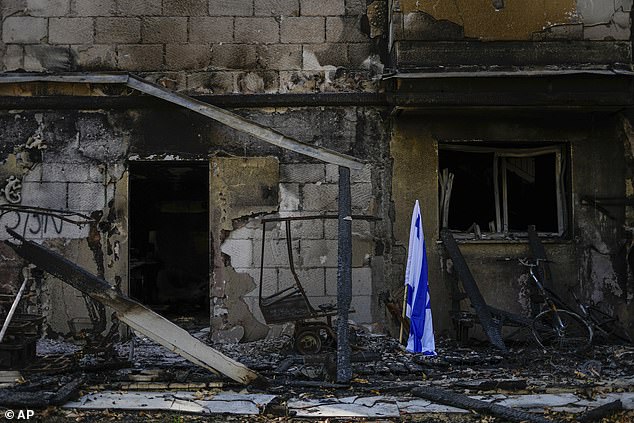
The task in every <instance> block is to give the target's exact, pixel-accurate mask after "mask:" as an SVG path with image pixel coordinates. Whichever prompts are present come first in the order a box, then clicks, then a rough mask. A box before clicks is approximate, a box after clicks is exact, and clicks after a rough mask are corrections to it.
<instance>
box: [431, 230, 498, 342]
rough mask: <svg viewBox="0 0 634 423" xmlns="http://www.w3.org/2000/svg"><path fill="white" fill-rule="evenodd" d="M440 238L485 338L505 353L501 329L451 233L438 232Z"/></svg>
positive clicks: (445, 231)
mask: <svg viewBox="0 0 634 423" xmlns="http://www.w3.org/2000/svg"><path fill="white" fill-rule="evenodd" d="M440 238H441V239H442V242H443V245H444V246H445V249H446V250H447V252H448V253H449V256H451V260H452V261H453V265H454V269H455V270H456V272H457V273H458V278H459V279H460V281H461V282H462V286H463V288H464V290H465V292H466V293H467V295H468V296H469V300H470V301H471V305H472V306H473V308H474V309H475V312H476V314H477V315H478V318H479V319H480V324H481V325H482V329H484V332H485V333H486V335H487V338H489V341H490V342H491V344H493V345H494V346H495V347H497V348H498V349H500V350H502V351H506V345H505V344H504V341H503V340H502V333H501V328H500V326H499V325H497V324H496V323H495V322H494V321H493V316H492V315H491V310H490V309H489V307H488V306H487V303H486V301H485V300H484V297H482V293H480V289H479V288H478V284H477V283H476V281H475V279H474V278H473V275H472V274H471V271H470V270H469V266H467V262H466V261H465V259H464V257H463V256H462V253H461V252H460V248H458V244H457V243H456V240H455V239H454V237H453V235H451V232H449V231H448V230H446V229H443V230H442V231H440Z"/></svg>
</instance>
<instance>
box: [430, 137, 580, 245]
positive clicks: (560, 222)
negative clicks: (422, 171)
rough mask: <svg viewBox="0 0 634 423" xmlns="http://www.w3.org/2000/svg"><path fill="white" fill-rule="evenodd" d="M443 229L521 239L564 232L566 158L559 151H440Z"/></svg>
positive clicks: (472, 147) (477, 148)
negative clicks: (532, 230)
mask: <svg viewBox="0 0 634 423" xmlns="http://www.w3.org/2000/svg"><path fill="white" fill-rule="evenodd" d="M438 159H439V169H440V175H439V199H440V204H439V209H440V217H441V220H440V223H441V227H442V228H449V229H452V230H457V231H462V232H473V233H475V235H476V238H480V237H481V236H482V235H481V234H482V233H488V234H489V236H491V237H495V236H496V235H495V234H500V235H502V236H503V235H505V234H509V233H513V234H517V235H521V234H525V233H526V229H527V227H528V225H536V227H537V230H538V231H539V232H540V233H542V234H551V235H563V233H564V232H565V230H566V221H567V219H566V217H567V207H566V204H567V203H566V196H565V186H566V154H565V148H564V146H562V145H550V146H541V147H521V148H518V147H513V148H505V147H498V146H483V145H478V146H475V145H464V144H463V145H458V144H448V143H445V144H440V145H439V153H438Z"/></svg>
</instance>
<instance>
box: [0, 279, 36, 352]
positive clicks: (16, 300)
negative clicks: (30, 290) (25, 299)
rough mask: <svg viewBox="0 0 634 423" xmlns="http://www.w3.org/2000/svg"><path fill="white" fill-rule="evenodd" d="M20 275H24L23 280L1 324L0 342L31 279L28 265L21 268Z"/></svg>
mask: <svg viewBox="0 0 634 423" xmlns="http://www.w3.org/2000/svg"><path fill="white" fill-rule="evenodd" d="M22 275H23V276H24V282H22V286H20V290H19V291H18V294H17V295H16V296H15V299H14V300H13V304H11V309H10V310H9V313H8V314H7V318H6V319H5V321H4V324H3V325H2V329H1V330H0V342H2V340H3V339H4V334H5V333H6V332H7V329H9V324H10V323H11V319H13V315H14V314H15V310H16V309H17V308H18V304H19V303H20V300H21V299H22V295H24V291H25V290H26V287H27V285H28V284H29V281H30V280H31V269H30V268H29V267H26V268H24V269H23V270H22Z"/></svg>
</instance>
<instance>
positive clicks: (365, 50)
mask: <svg viewBox="0 0 634 423" xmlns="http://www.w3.org/2000/svg"><path fill="white" fill-rule="evenodd" d="M0 12H1V18H2V20H1V21H0V32H1V35H2V38H1V42H0V56H1V57H0V70H3V71H14V70H18V69H24V70H26V71H51V72H56V71H108V70H120V71H130V72H137V73H142V74H144V75H146V76H147V77H148V78H150V79H153V80H157V81H159V82H161V83H163V84H164V85H168V86H170V88H174V89H178V90H189V91H194V92H204V93H232V92H247V93H253V92H313V91H330V90H373V89H374V88H375V87H374V84H373V83H372V81H371V77H372V76H373V73H376V72H377V71H378V70H380V69H381V67H380V63H379V60H378V56H377V55H376V49H375V48H374V47H373V45H374V44H373V42H372V40H371V38H370V33H369V31H368V30H367V29H364V28H365V27H364V25H363V22H364V15H365V14H366V9H365V1H359V0H327V1H323V2H322V1H320V2H315V1H312V0H231V1H230V0H162V1H161V0H99V1H92V0H54V1H44V0H6V1H4V2H2V6H1V8H0ZM377 66H378V67H377ZM338 68H345V69H346V70H347V71H353V72H354V75H349V74H348V75H345V76H342V75H341V72H339V73H337V69H338ZM351 76H352V78H351Z"/></svg>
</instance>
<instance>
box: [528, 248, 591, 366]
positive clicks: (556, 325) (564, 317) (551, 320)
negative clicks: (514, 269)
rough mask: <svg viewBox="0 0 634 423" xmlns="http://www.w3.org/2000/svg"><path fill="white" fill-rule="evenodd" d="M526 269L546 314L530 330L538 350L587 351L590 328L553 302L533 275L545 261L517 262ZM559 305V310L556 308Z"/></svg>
mask: <svg viewBox="0 0 634 423" xmlns="http://www.w3.org/2000/svg"><path fill="white" fill-rule="evenodd" d="M518 261H519V263H520V264H521V265H523V266H525V267H528V271H529V274H530V276H531V278H532V279H533V282H534V283H535V285H536V286H537V288H538V290H539V292H540V294H541V296H542V298H543V300H544V305H545V310H543V311H542V312H540V313H539V314H537V316H535V317H534V318H533V322H532V325H531V330H532V333H533V337H534V338H535V340H536V341H537V343H538V344H539V346H540V347H542V348H543V349H545V350H552V349H554V350H557V351H559V352H562V353H577V352H582V351H584V350H585V349H587V348H588V347H589V346H590V344H591V343H592V337H593V334H594V332H593V330H592V326H591V325H590V324H589V323H588V321H587V320H586V319H584V318H583V317H581V316H580V315H578V314H577V313H574V312H572V311H570V310H567V309H566V308H565V305H564V304H563V302H561V301H560V300H559V299H557V300H555V299H554V298H553V296H552V295H551V294H552V292H550V291H549V290H547V289H546V288H545V287H544V285H543V284H542V283H541V282H540V281H539V278H538V277H537V275H536V274H535V270H534V269H535V268H536V267H537V266H539V264H540V263H543V262H548V260H544V259H532V260H529V259H527V258H525V259H521V258H520V259H518ZM557 303H559V306H558V305H557Z"/></svg>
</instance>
